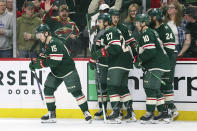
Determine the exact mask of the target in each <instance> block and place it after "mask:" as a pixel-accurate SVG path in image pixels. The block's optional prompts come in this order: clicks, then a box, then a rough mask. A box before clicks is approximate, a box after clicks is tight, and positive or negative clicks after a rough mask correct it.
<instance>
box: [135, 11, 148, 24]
mask: <svg viewBox="0 0 197 131" xmlns="http://www.w3.org/2000/svg"><path fill="white" fill-rule="evenodd" d="M135 22H140V24H142V23H143V22H145V23H146V25H149V16H148V15H147V14H144V13H143V14H138V15H137V16H136V18H135Z"/></svg>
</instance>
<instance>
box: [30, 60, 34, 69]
mask: <svg viewBox="0 0 197 131" xmlns="http://www.w3.org/2000/svg"><path fill="white" fill-rule="evenodd" d="M29 69H30V70H31V71H35V68H34V66H33V61H32V62H31V63H29Z"/></svg>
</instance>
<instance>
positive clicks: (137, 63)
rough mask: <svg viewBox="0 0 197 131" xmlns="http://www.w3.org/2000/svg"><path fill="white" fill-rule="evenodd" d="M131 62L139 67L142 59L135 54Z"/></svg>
mask: <svg viewBox="0 0 197 131" xmlns="http://www.w3.org/2000/svg"><path fill="white" fill-rule="evenodd" d="M133 64H134V65H135V67H136V68H138V69H140V68H141V65H142V61H141V59H140V58H139V57H138V56H135V59H134V61H133Z"/></svg>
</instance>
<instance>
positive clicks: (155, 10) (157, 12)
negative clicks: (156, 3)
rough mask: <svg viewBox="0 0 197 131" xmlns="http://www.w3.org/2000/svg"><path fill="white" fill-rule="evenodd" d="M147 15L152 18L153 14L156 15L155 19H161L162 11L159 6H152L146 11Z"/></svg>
mask: <svg viewBox="0 0 197 131" xmlns="http://www.w3.org/2000/svg"><path fill="white" fill-rule="evenodd" d="M148 15H149V16H150V17H151V18H153V16H156V19H157V20H160V19H162V17H163V14H162V11H161V10H160V9H159V8H153V9H151V10H150V11H149V12H148Z"/></svg>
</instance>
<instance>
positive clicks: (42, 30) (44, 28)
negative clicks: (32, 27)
mask: <svg viewBox="0 0 197 131" xmlns="http://www.w3.org/2000/svg"><path fill="white" fill-rule="evenodd" d="M45 32H51V31H50V28H49V26H48V25H47V24H41V25H39V26H38V27H37V29H36V34H37V33H45Z"/></svg>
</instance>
